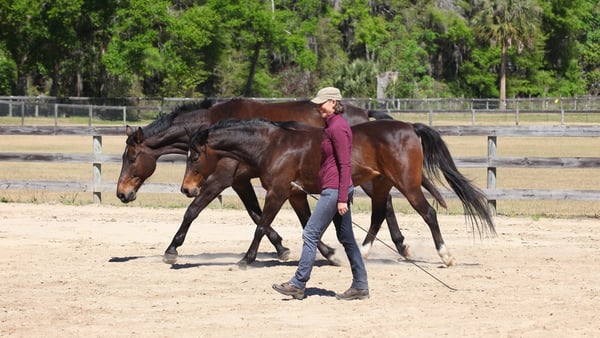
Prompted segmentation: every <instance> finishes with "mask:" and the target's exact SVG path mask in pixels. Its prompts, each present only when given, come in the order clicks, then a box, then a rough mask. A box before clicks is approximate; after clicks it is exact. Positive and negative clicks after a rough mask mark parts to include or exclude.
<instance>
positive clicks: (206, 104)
mask: <svg viewBox="0 0 600 338" xmlns="http://www.w3.org/2000/svg"><path fill="white" fill-rule="evenodd" d="M213 103H214V102H213V100H211V99H209V98H205V99H204V100H202V101H201V102H197V101H195V102H186V103H183V104H180V105H179V106H177V107H175V109H173V111H172V112H170V113H168V114H163V113H161V114H159V115H158V117H157V118H156V120H154V121H152V123H150V124H149V125H147V126H146V127H144V137H150V136H153V135H156V134H158V133H161V132H163V131H164V130H165V129H167V128H169V127H170V126H171V125H172V124H173V120H175V118H176V117H177V116H179V115H180V114H183V113H186V112H190V111H194V110H198V109H209V108H210V107H212V105H213Z"/></svg>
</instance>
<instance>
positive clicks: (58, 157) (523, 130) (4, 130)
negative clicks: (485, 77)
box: [0, 126, 600, 209]
mask: <svg viewBox="0 0 600 338" xmlns="http://www.w3.org/2000/svg"><path fill="white" fill-rule="evenodd" d="M435 129H436V130H438V131H439V132H440V134H441V135H442V136H487V141H488V154H487V156H482V157H457V158H455V159H454V160H455V163H456V165H457V167H459V168H461V167H462V168H486V170H487V188H486V189H483V190H484V192H485V193H486V196H487V198H488V201H489V204H490V206H491V207H492V208H494V209H495V206H496V200H580V201H600V190H557V189H552V188H550V187H549V188H548V189H496V169H497V168H598V169H600V157H498V156H496V150H497V138H498V137H510V136H519V137H600V126H559V127H541V126H535V127H523V126H521V127H485V126H440V127H435ZM0 134H3V135H90V136H91V137H92V138H93V145H94V146H93V152H92V153H89V154H53V153H11V152H0V161H7V162H67V163H90V164H91V165H92V167H93V173H94V174H93V177H92V179H91V180H90V181H88V182H57V181H31V180H27V181H23V180H7V179H0V189H6V190H9V189H17V190H21V189H27V190H55V191H77V192H91V193H92V194H93V195H94V201H95V202H97V203H100V202H101V200H102V193H103V192H110V193H114V192H115V189H116V182H103V181H102V164H103V163H121V155H108V154H103V153H102V136H103V135H119V136H120V135H123V127H59V126H43V127H20V126H0ZM599 152H600V151H599ZM159 162H162V163H184V162H185V157H184V156H180V155H170V156H169V155H167V156H162V157H161V158H160V160H159ZM599 174H600V172H599ZM549 185H550V183H549ZM179 186H180V183H179V182H177V183H172V184H160V183H148V184H145V185H144V187H143V190H144V191H145V192H160V193H179ZM225 193H231V190H228V191H226V192H225ZM393 194H394V195H396V196H401V195H400V193H399V192H397V191H396V190H393ZM442 194H443V195H444V197H446V198H456V195H454V193H453V192H451V191H450V190H442Z"/></svg>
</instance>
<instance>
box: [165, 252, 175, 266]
mask: <svg viewBox="0 0 600 338" xmlns="http://www.w3.org/2000/svg"><path fill="white" fill-rule="evenodd" d="M162 260H163V262H164V263H166V264H175V263H177V254H169V253H165V255H164V256H163V259H162Z"/></svg>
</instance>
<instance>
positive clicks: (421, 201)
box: [398, 186, 456, 266]
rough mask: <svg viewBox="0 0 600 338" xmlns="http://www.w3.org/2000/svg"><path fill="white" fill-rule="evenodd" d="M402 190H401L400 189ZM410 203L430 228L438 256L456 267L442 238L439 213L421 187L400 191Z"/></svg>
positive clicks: (447, 264)
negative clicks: (428, 200)
mask: <svg viewBox="0 0 600 338" xmlns="http://www.w3.org/2000/svg"><path fill="white" fill-rule="evenodd" d="M398 190H400V189H398ZM400 191H402V193H403V194H404V196H405V197H406V199H407V200H408V202H409V203H410V205H412V207H413V208H414V209H415V210H416V211H417V212H418V213H419V215H421V217H422V218H423V220H424V221H425V223H427V225H428V226H429V230H430V231H431V235H432V237H433V243H434V245H435V249H436V250H437V253H438V255H439V256H440V258H441V259H442V262H444V264H445V265H446V266H454V265H456V259H454V257H453V256H452V254H451V253H450V251H449V250H448V248H447V247H446V244H445V243H444V239H443V238H442V233H441V232H440V225H439V224H438V219H437V213H436V211H435V209H434V208H433V207H432V206H431V205H430V204H429V202H427V199H426V198H425V196H424V195H423V191H422V190H421V188H420V186H419V187H418V188H413V189H412V190H410V191H405V190H400Z"/></svg>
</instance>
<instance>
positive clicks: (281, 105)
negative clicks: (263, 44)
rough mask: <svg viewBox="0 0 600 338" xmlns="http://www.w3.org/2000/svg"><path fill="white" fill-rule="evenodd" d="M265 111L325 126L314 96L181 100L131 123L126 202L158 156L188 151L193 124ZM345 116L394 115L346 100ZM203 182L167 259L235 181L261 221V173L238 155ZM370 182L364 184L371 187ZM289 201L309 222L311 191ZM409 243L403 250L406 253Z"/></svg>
mask: <svg viewBox="0 0 600 338" xmlns="http://www.w3.org/2000/svg"><path fill="white" fill-rule="evenodd" d="M257 116H259V117H264V118H267V119H270V120H276V121H277V120H279V121H281V120H296V121H301V122H303V123H306V124H310V125H315V126H323V120H322V118H321V117H320V115H319V113H318V111H317V110H316V105H315V104H313V103H312V102H310V101H309V100H300V101H290V102H277V103H261V102H259V101H255V100H249V99H232V100H229V101H226V102H224V103H220V104H217V105H214V106H212V104H211V103H210V102H206V101H205V102H202V103H200V104H188V105H184V106H181V107H179V108H177V109H176V110H174V111H173V112H172V113H170V114H166V115H161V116H160V117H159V118H158V119H157V120H155V121H154V122H152V123H151V124H150V125H148V126H146V127H144V128H137V130H134V129H132V128H131V127H129V126H127V128H126V132H127V140H126V147H125V151H124V152H123V161H122V167H121V174H120V176H119V180H118V183H117V197H118V198H119V199H120V200H121V201H122V202H123V203H127V202H130V201H133V200H135V198H136V197H137V191H138V189H139V188H140V187H141V185H142V184H143V183H144V181H145V180H146V179H147V178H148V177H150V176H151V175H152V174H153V173H154V170H155V169H156V161H157V159H158V158H159V157H160V156H162V155H165V154H182V155H183V154H186V153H187V151H188V146H189V135H188V130H198V129H203V128H207V127H208V126H209V125H211V124H212V123H214V122H216V121H219V120H220V119H224V118H230V117H237V118H251V117H257ZM344 117H345V118H346V119H347V120H348V121H349V122H350V123H351V124H356V123H361V122H366V121H369V119H370V118H384V119H391V117H389V115H386V114H382V113H377V112H374V111H366V110H364V109H361V108H359V107H355V106H352V105H350V104H345V114H344ZM215 172H216V173H215V174H214V175H212V176H211V177H210V178H208V179H207V180H205V181H204V182H203V183H202V186H200V187H199V191H201V193H198V194H196V195H195V198H194V200H193V201H192V203H191V204H190V205H189V206H188V208H187V210H186V212H185V214H184V217H183V221H182V223H181V225H180V227H179V229H178V231H177V233H176V234H175V236H174V237H173V240H172V241H171V243H170V245H169V247H168V248H167V250H166V251H165V255H164V261H165V262H166V263H170V264H172V263H175V262H176V260H177V256H178V253H177V248H178V247H179V246H181V245H182V244H183V242H184V241H185V236H186V234H187V231H188V229H189V227H190V225H191V223H192V222H193V221H194V220H195V219H196V218H197V217H198V215H199V214H200V212H201V211H202V210H203V209H204V208H205V207H206V206H207V205H208V204H209V203H210V202H211V201H212V200H214V199H215V198H216V197H217V196H219V194H220V193H221V192H222V191H223V190H224V189H225V188H227V187H229V186H231V187H232V188H233V189H234V191H235V192H236V193H237V194H238V195H239V197H240V198H241V200H242V202H243V203H244V206H245V207H246V210H247V211H248V214H249V215H250V217H251V218H252V220H253V221H254V222H255V223H256V222H258V221H259V219H260V216H261V214H262V211H261V208H260V205H259V203H258V199H257V198H256V194H255V192H254V189H253V187H252V184H251V182H250V179H251V178H253V177H256V174H255V173H254V172H252V171H250V170H249V169H248V168H247V167H246V166H244V165H242V166H239V165H238V163H237V161H235V160H233V159H228V160H224V161H221V162H220V163H219V168H218V170H216V171H215ZM368 184H369V183H367V184H365V186H364V187H363V189H364V190H365V191H370V190H369V186H368ZM290 204H291V205H292V207H293V208H294V210H295V211H296V213H297V215H298V218H299V220H300V222H301V224H306V221H307V220H308V217H309V215H310V209H309V206H308V202H307V201H306V194H302V193H301V192H298V193H295V194H294V195H293V197H292V198H290ZM387 207H388V208H387V209H386V220H387V222H388V224H389V223H392V224H396V227H397V221H396V218H395V215H394V212H393V207H392V203H391V199H389V200H388V203H387ZM265 231H267V237H268V238H269V239H270V240H271V242H272V243H273V245H274V246H275V249H276V250H277V253H278V255H279V257H280V259H283V260H285V259H287V255H289V249H287V248H286V247H284V246H283V245H282V244H281V237H280V236H279V235H278V234H277V232H275V230H273V229H272V228H267V229H266V230H265ZM400 236H401V234H400ZM319 250H320V252H321V253H322V254H323V256H325V257H326V258H328V259H330V260H331V261H332V263H334V264H335V263H336V262H335V261H334V257H333V253H334V250H333V248H331V247H329V246H326V245H325V244H323V243H319ZM407 250H408V249H407V248H405V249H403V250H401V251H400V253H402V254H405V255H406V254H407Z"/></svg>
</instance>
